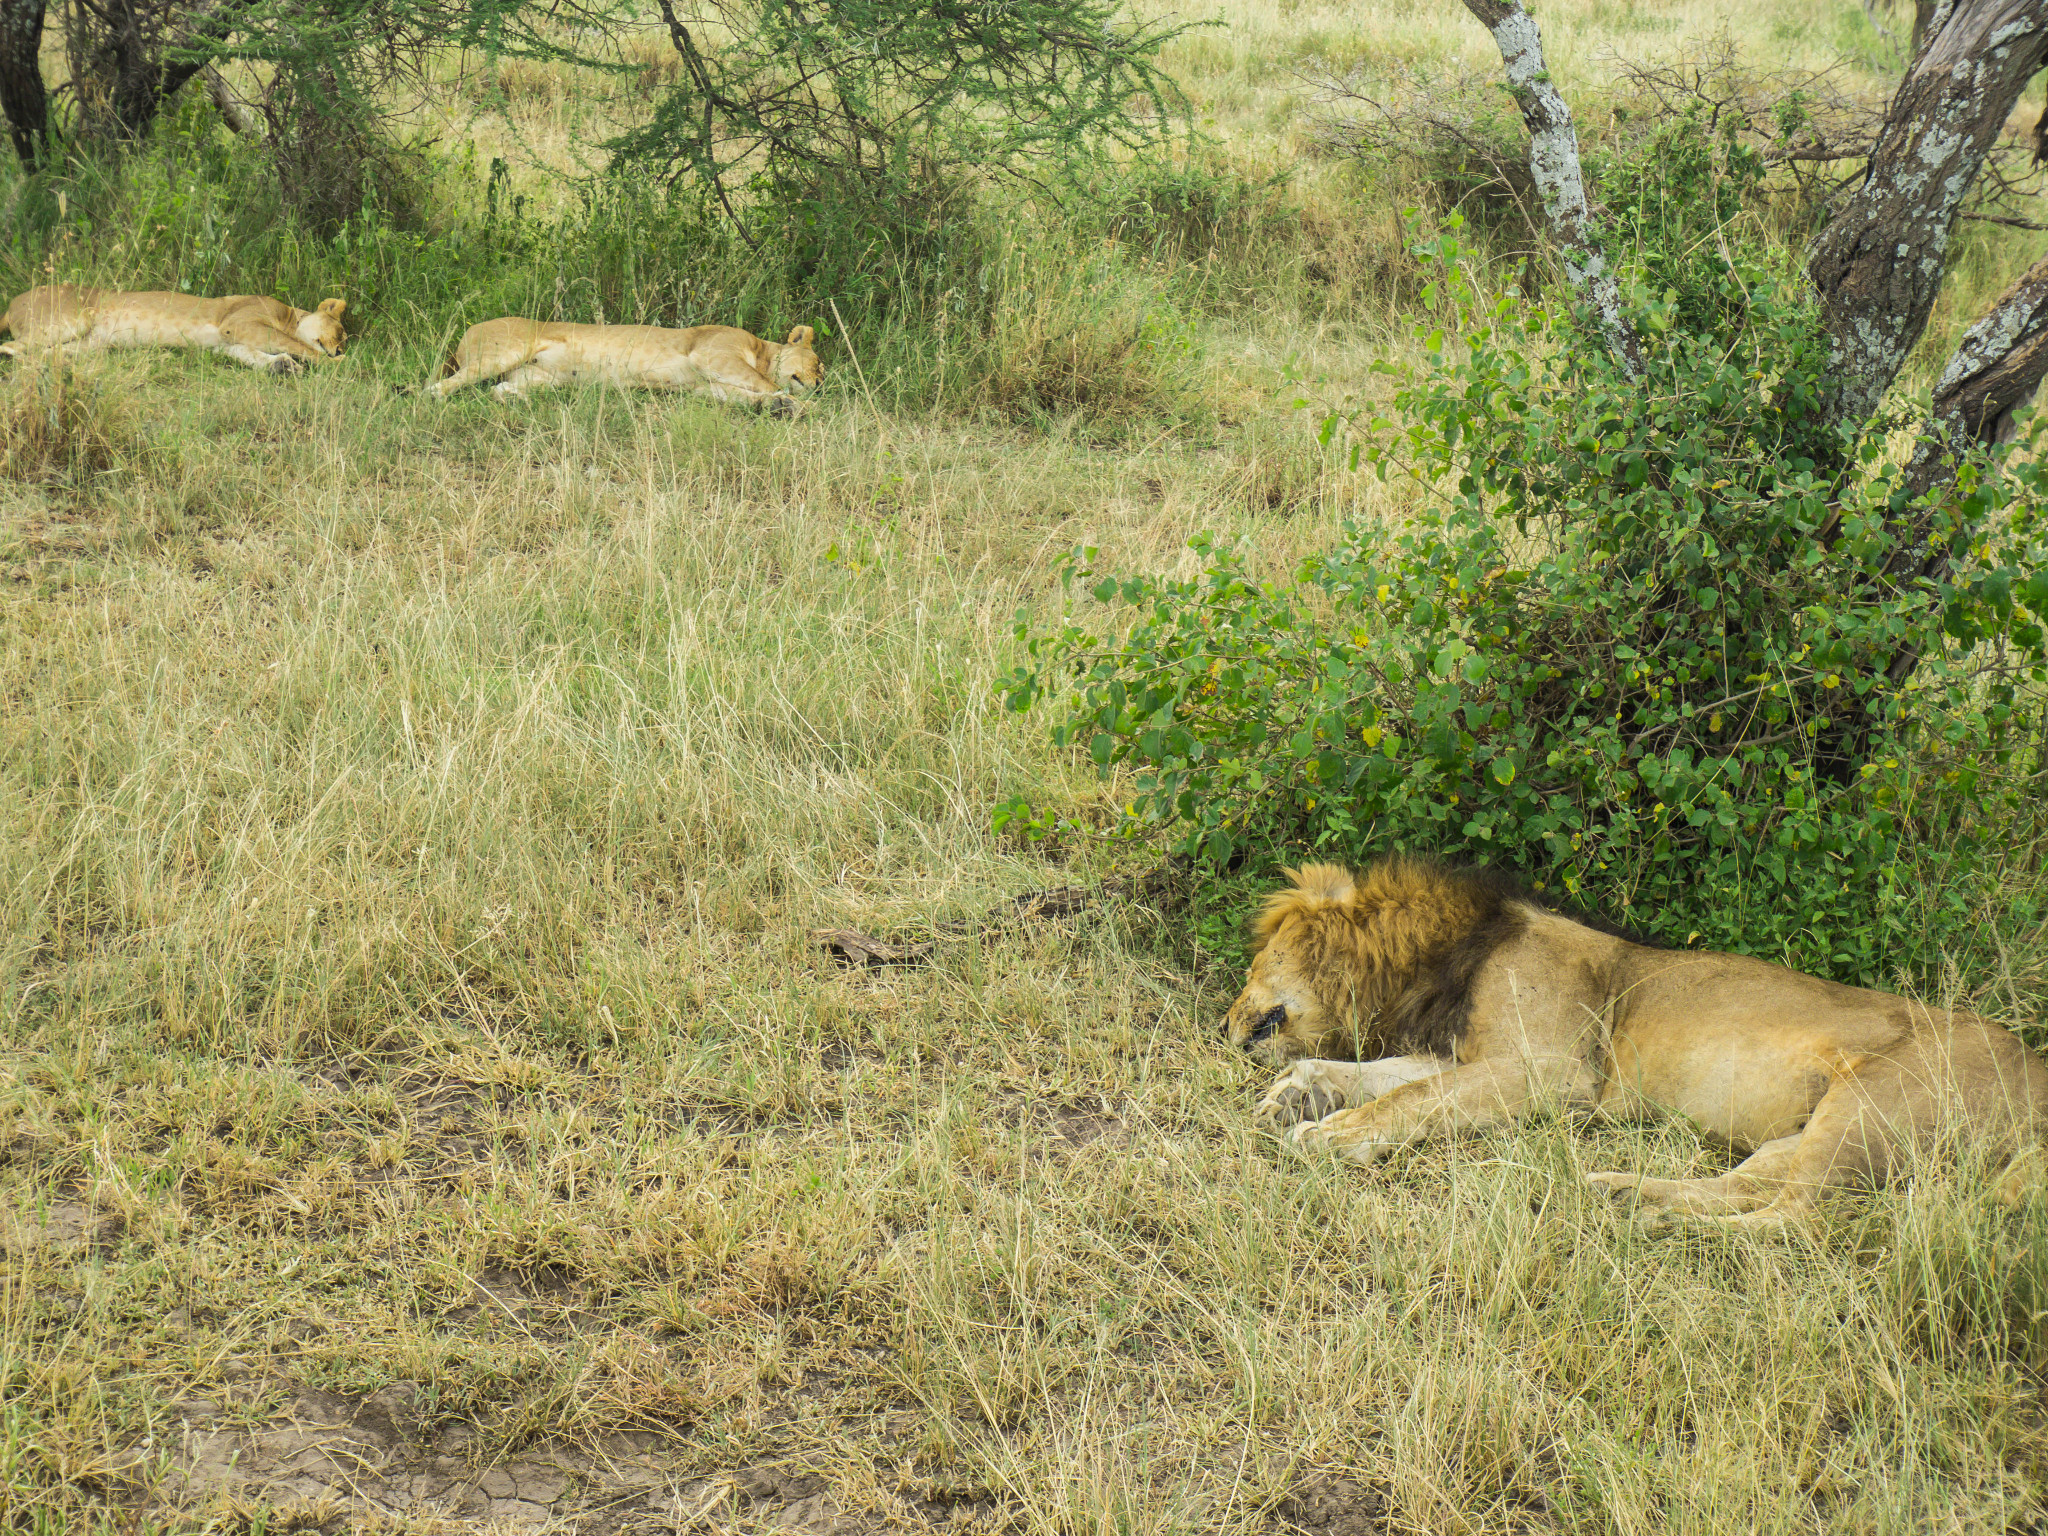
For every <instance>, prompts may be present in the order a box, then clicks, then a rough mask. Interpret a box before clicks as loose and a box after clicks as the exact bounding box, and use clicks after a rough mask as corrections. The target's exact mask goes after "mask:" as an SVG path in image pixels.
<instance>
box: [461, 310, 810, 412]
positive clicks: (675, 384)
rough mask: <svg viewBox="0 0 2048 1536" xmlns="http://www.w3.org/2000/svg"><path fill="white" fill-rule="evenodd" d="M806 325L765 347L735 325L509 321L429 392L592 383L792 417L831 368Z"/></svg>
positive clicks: (486, 327) (486, 328) (486, 326)
mask: <svg viewBox="0 0 2048 1536" xmlns="http://www.w3.org/2000/svg"><path fill="white" fill-rule="evenodd" d="M812 340H813V332H812V330H811V328H810V327H809V326H808V325H800V326H798V327H797V328H796V329H795V330H793V331H791V332H790V333H789V340H788V341H763V340H762V339H761V338H760V337H759V336H756V335H753V334H752V333H751V332H748V331H743V330H741V329H739V327H737V326H732V325H699V326H693V327H691V328H690V329H688V330H681V331H678V330H670V329H667V328H666V327H663V326H658V325H568V324H564V323H561V322H558V321H543V320H520V319H517V318H513V317H510V316H508V317H506V318H504V319H500V320H486V321H484V322H482V323H481V324H479V325H473V326H471V327H470V328H469V329H468V331H466V332H465V333H464V334H463V337H462V340H461V342H460V343H459V344H458V345H457V346H456V348H455V356H454V358H453V359H452V361H451V364H450V367H449V369H448V370H445V372H446V377H444V378H442V379H440V380H439V381H438V382H436V383H432V384H429V385H428V386H427V393H428V394H430V395H433V396H434V397H436V398H437V399H445V398H446V397H447V396H448V395H450V394H452V393H453V392H454V391H456V390H458V389H462V388H464V387H465V386H467V385H470V384H484V383H489V384H492V386H493V388H494V389H495V391H496V392H497V393H498V394H501V395H518V394H522V393H524V392H525V391H526V390H527V389H529V388H532V387H534V386H536V385H542V386H545V385H551V384H573V383H577V382H580V381H591V382H597V383H604V384H614V385H618V386H621V387H628V386H637V387H639V388H643V389H688V390H696V391H698V392H700V393H702V394H707V395H710V396H711V397H712V398H713V399H716V400H727V401H740V402H744V403H746V404H749V405H765V406H767V407H768V408H769V409H770V410H773V411H777V412H782V413H787V412H792V411H794V410H795V409H796V399H795V396H796V395H797V394H798V393H803V392H807V391H809V390H813V389H816V388H817V387H818V385H819V384H821V383H822V382H824V378H825V365H824V364H823V363H821V362H819V361H818V354H817V353H816V352H814V351H812V350H811V342H812Z"/></svg>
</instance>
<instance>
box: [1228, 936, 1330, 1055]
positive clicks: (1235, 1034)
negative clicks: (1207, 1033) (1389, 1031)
mask: <svg viewBox="0 0 2048 1536" xmlns="http://www.w3.org/2000/svg"><path fill="white" fill-rule="evenodd" d="M1346 921H1347V919H1346V918H1345V917H1344V916H1343V915H1342V914H1341V913H1337V912H1331V911H1322V912H1307V913H1301V914H1296V915H1292V916H1289V917H1286V918H1284V919H1282V921H1281V922H1280V924H1279V925H1278V926H1277V927H1275V928H1274V929H1273V930H1272V932H1271V933H1270V934H1269V935H1268V936H1267V938H1266V942H1265V945H1264V947H1263V948H1261V949H1260V950H1259V952H1258V954H1257V955H1255V956H1254V957H1253V959H1252V969H1251V975H1250V977H1249V978H1248V979H1247V980H1246V982H1245V987H1244V991H1242V992H1240V993H1239V994H1238V995H1237V1001H1236V1002H1234V1003H1232V1004H1231V1005H1230V1011H1229V1012H1228V1013H1226V1014H1225V1015H1224V1016H1223V1034H1224V1038H1226V1039H1227V1040H1229V1041H1230V1043H1231V1044H1232V1045H1235V1046H1237V1047H1239V1048H1240V1049H1242V1050H1244V1051H1246V1052H1249V1053H1250V1055H1251V1057H1252V1059H1253V1060H1254V1061H1258V1062H1261V1063H1263V1064H1264V1065H1266V1066H1269V1067H1272V1068H1274V1069H1276V1070H1277V1069H1279V1068H1281V1067H1284V1066H1286V1065H1287V1064H1288V1063H1289V1062H1291V1061H1296V1060H1298V1059H1300V1058H1301V1057H1303V1056H1311V1055H1322V1054H1324V1051H1325V1049H1326V1046H1325V1042H1326V1040H1327V1039H1328V1038H1329V1037H1330V1036H1331V1035H1334V1034H1336V1033H1337V1031H1338V1029H1339V1027H1340V1025H1339V1023H1338V1022H1337V1021H1335V1020H1332V1019H1331V1017H1330V1015H1329V1010H1328V1009H1327V1007H1326V1006H1325V1004H1324V1002H1323V1000H1322V998H1321V997H1320V996H1318V988H1317V987H1316V986H1315V985H1314V981H1315V978H1316V977H1317V974H1318V972H1319V971H1320V970H1321V969H1322V968H1323V967H1324V966H1325V965H1326V963H1327V958H1328V957H1329V956H1330V955H1331V954H1332V952H1333V946H1332V944H1331V939H1332V937H1333V935H1332V934H1331V933H1329V932H1328V931H1327V930H1328V929H1329V928H1330V927H1331V925H1333V924H1340V923H1343V922H1346Z"/></svg>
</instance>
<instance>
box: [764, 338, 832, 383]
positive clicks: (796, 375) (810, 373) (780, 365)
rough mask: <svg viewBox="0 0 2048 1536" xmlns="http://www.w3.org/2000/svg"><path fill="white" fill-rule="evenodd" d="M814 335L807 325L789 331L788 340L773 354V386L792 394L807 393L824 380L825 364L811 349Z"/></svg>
mask: <svg viewBox="0 0 2048 1536" xmlns="http://www.w3.org/2000/svg"><path fill="white" fill-rule="evenodd" d="M815 335H816V332H814V331H813V330H812V329H811V328H810V327H809V326H808V325H800V326H798V327H797V328H796V329H795V330H793V331H791V332H790V333H789V340H788V341H786V342H784V343H783V344H782V350H781V351H780V352H778V353H777V354H776V355H775V387H776V388H777V389H781V390H787V391H788V392H789V393H791V394H793V395H802V394H808V393H809V392H810V391H811V390H814V389H816V388H817V387H818V386H819V385H820V384H822V383H824V382H825V365H824V364H823V363H821V362H819V361H818V354H817V353H815V352H813V351H812V350H811V340H812V338H813V337H814V336H815Z"/></svg>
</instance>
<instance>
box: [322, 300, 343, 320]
mask: <svg viewBox="0 0 2048 1536" xmlns="http://www.w3.org/2000/svg"><path fill="white" fill-rule="evenodd" d="M347 308H348V300H347V299H322V300H321V301H320V313H321V314H323V315H332V316H334V318H335V319H337V320H339V319H340V318H341V312H342V311H343V310H345V309H347Z"/></svg>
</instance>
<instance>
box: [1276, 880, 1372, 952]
mask: <svg viewBox="0 0 2048 1536" xmlns="http://www.w3.org/2000/svg"><path fill="white" fill-rule="evenodd" d="M1287 878H1288V879H1289V880H1290V881H1291V882H1293V886H1292V889H1290V890H1285V891H1275V892H1274V893H1273V894H1272V895H1270V896H1268V897H1267V898H1266V899H1265V901H1264V902H1263V903H1262V904H1261V905H1260V907H1259V914H1258V916H1257V917H1255V918H1253V919H1252V937H1253V938H1255V939H1257V940H1258V941H1259V942H1260V943H1261V944H1264V943H1265V942H1266V940H1268V939H1270V938H1271V937H1273V935H1274V934H1275V933H1276V932H1278V931H1279V928H1280V925H1281V924H1282V923H1284V922H1286V921H1287V919H1288V918H1290V917H1294V916H1297V915H1299V916H1306V915H1307V914H1309V913H1310V912H1314V911H1316V910H1318V909H1319V908H1322V907H1324V906H1328V905H1331V904H1333V903H1338V902H1346V901H1349V900H1350V899H1351V898H1352V897H1353V896H1355V895H1357V894H1358V887H1357V884H1356V883H1355V882H1354V881H1353V880H1352V878H1351V871H1350V870H1348V869H1345V868H1343V867H1342V866H1341V865H1337V864H1304V865H1303V866H1302V867H1301V868H1300V869H1290V870H1289V871H1287Z"/></svg>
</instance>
